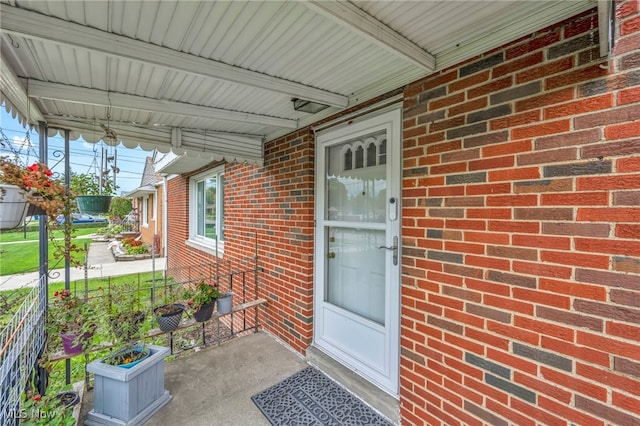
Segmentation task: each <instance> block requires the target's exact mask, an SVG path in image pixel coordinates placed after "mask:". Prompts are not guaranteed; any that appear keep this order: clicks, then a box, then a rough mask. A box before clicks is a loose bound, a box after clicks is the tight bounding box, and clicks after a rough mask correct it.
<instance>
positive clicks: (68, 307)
mask: <svg viewBox="0 0 640 426" xmlns="http://www.w3.org/2000/svg"><path fill="white" fill-rule="evenodd" d="M53 297H54V299H53V301H52V302H51V303H49V308H48V310H47V323H46V328H47V332H48V335H49V339H50V345H53V347H55V346H56V343H55V342H56V341H57V340H58V339H59V340H60V341H61V343H62V348H63V350H64V352H65V353H66V354H68V355H78V354H81V353H82V352H83V351H84V350H86V349H88V348H89V346H90V343H91V339H92V337H93V335H94V332H95V330H96V327H97V316H96V309H95V301H94V300H93V299H87V300H85V299H82V298H79V297H77V296H76V295H74V294H73V293H71V291H70V290H61V291H56V292H55V293H54V294H53Z"/></svg>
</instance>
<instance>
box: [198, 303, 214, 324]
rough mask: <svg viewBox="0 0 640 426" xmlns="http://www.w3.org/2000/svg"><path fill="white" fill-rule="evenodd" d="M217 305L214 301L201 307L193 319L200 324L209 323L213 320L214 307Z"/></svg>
mask: <svg viewBox="0 0 640 426" xmlns="http://www.w3.org/2000/svg"><path fill="white" fill-rule="evenodd" d="M215 305H216V300H215V299H213V301H211V302H209V303H205V304H204V305H202V306H200V309H198V310H197V311H196V312H194V313H193V319H195V320H196V321H198V322H205V321H208V320H209V319H210V318H211V315H212V314H213V307H214V306H215Z"/></svg>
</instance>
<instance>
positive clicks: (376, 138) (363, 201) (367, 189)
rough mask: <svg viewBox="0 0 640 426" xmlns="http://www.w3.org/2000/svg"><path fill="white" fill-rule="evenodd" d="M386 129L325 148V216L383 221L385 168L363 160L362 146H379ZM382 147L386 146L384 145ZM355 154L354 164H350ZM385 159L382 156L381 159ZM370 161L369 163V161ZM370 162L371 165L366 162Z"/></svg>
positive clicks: (382, 163) (349, 220)
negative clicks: (365, 163)
mask: <svg viewBox="0 0 640 426" xmlns="http://www.w3.org/2000/svg"><path fill="white" fill-rule="evenodd" d="M385 140H386V132H385V131H381V132H376V133H373V134H370V135H367V136H365V137H362V138H358V139H353V140H350V141H347V142H344V143H341V144H338V145H333V146H330V147H327V148H326V150H327V151H326V162H327V166H326V170H327V175H326V179H327V202H326V206H327V208H326V212H325V218H326V219H328V220H340V221H348V222H376V223H384V222H385V218H386V200H387V171H386V167H385V165H384V163H385V162H386V161H383V162H380V161H378V162H377V163H378V164H375V162H373V161H371V162H370V161H367V165H366V166H365V165H364V149H363V148H362V147H363V146H371V145H374V146H375V147H381V146H382V144H383V143H385V144H386V142H384V141H385ZM384 149H385V150H386V146H385V148H384ZM353 154H355V167H353V169H352V168H350V165H351V164H352V163H351V161H352V156H353ZM385 160H386V159H385ZM371 163H373V164H371ZM370 164H371V165H370Z"/></svg>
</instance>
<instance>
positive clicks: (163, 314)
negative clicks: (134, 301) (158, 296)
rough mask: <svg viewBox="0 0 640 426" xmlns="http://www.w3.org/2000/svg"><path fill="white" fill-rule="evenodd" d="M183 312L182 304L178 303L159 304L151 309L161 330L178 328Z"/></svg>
mask: <svg viewBox="0 0 640 426" xmlns="http://www.w3.org/2000/svg"><path fill="white" fill-rule="evenodd" d="M183 312H184V305H181V304H179V303H174V304H172V305H163V306H159V307H157V308H155V309H154V310H153V313H154V314H155V316H156V321H158V325H159V327H160V330H162V331H173V330H175V329H176V328H178V325H180V319H181V318H182V313H183Z"/></svg>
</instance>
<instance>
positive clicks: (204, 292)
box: [182, 279, 220, 322]
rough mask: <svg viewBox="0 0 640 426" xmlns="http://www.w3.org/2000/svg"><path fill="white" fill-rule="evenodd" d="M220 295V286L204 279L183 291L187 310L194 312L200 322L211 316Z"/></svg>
mask: <svg viewBox="0 0 640 426" xmlns="http://www.w3.org/2000/svg"><path fill="white" fill-rule="evenodd" d="M219 296H220V292H219V291H218V287H216V286H215V285H213V284H209V283H207V282H206V281H205V280H204V279H201V280H200V281H198V282H196V283H194V284H191V285H188V286H186V287H185V288H184V290H183V292H182V297H183V298H184V300H186V304H187V311H189V313H191V314H193V318H194V319H195V320H196V321H198V322H205V321H207V320H209V319H210V318H211V315H212V314H213V308H214V306H215V303H216V299H217V298H218V297H219Z"/></svg>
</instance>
